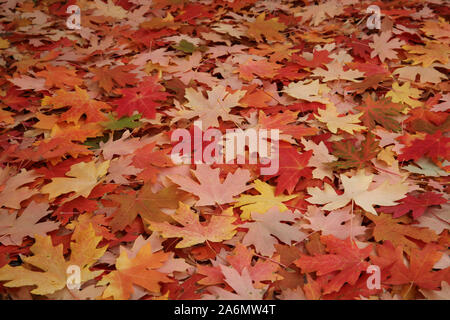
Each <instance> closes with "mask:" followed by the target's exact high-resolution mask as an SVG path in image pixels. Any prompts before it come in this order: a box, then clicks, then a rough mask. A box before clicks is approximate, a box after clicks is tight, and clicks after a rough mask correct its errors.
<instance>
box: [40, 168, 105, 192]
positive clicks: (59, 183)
mask: <svg viewBox="0 0 450 320" xmlns="http://www.w3.org/2000/svg"><path fill="white" fill-rule="evenodd" d="M109 163H110V161H109V160H107V161H105V162H102V163H99V164H96V163H95V161H91V162H79V163H76V164H74V165H72V166H71V167H70V170H69V171H68V172H67V173H66V175H67V176H69V177H71V178H60V177H57V178H52V182H50V183H49V184H47V185H45V186H44V187H42V189H41V193H48V194H49V198H50V199H54V198H56V197H58V196H59V195H61V194H65V193H69V192H75V195H74V196H73V198H76V197H78V196H83V197H85V198H87V196H89V194H90V193H91V191H92V189H94V187H95V186H96V185H97V184H99V183H100V182H101V180H100V181H99V179H100V178H102V177H103V176H104V175H106V172H107V170H108V167H109Z"/></svg>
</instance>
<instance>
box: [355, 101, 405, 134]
mask: <svg viewBox="0 0 450 320" xmlns="http://www.w3.org/2000/svg"><path fill="white" fill-rule="evenodd" d="M364 103H365V104H364V105H361V106H358V107H356V108H355V109H356V110H359V111H361V112H363V115H362V116H361V118H360V119H361V121H362V123H363V124H364V125H365V126H366V127H367V128H368V129H370V130H372V129H375V127H376V124H379V125H381V126H382V127H384V128H385V129H387V130H391V131H394V132H398V131H400V130H401V126H400V123H399V122H398V121H397V120H395V117H397V116H399V115H400V112H401V111H402V109H403V107H402V106H401V105H398V104H396V103H390V102H389V101H387V100H384V99H381V100H378V101H374V100H372V97H371V96H370V95H368V96H367V97H366V99H365V100H364Z"/></svg>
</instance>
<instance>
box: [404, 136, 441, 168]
mask: <svg viewBox="0 0 450 320" xmlns="http://www.w3.org/2000/svg"><path fill="white" fill-rule="evenodd" d="M449 145H450V138H447V137H443V136H442V132H440V131H439V132H436V133H435V134H433V135H431V134H428V135H426V136H425V139H414V140H413V141H412V143H411V145H410V146H406V147H404V148H403V149H402V150H401V153H400V154H399V155H398V160H399V161H408V160H414V161H417V160H419V159H420V158H421V157H423V156H427V157H429V158H430V159H432V160H433V161H439V159H440V158H442V159H449V158H450V148H449Z"/></svg>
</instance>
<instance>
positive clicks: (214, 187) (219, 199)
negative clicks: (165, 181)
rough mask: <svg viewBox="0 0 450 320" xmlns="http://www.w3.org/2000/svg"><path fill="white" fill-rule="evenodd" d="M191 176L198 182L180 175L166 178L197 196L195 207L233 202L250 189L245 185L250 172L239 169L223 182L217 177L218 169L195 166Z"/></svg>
mask: <svg viewBox="0 0 450 320" xmlns="http://www.w3.org/2000/svg"><path fill="white" fill-rule="evenodd" d="M192 174H193V175H194V176H195V177H196V178H197V180H198V182H195V181H194V180H193V179H191V178H188V177H184V176H181V175H170V176H168V178H169V179H170V180H172V181H173V182H175V183H176V184H178V185H179V186H180V189H181V190H184V191H187V192H190V193H193V194H195V195H196V196H198V197H199V198H200V199H199V200H198V201H197V202H196V205H197V206H209V205H214V204H218V205H221V204H226V203H230V202H235V201H236V200H235V199H233V197H234V196H237V195H238V194H240V193H242V192H244V191H246V190H248V189H251V188H252V186H248V185H247V182H248V181H249V180H250V172H249V171H248V170H245V169H241V168H239V169H237V170H236V172H235V173H229V174H228V175H227V177H226V178H225V180H224V181H223V182H221V180H220V177H219V174H220V169H219V168H216V169H211V167H210V166H208V165H197V170H194V171H192Z"/></svg>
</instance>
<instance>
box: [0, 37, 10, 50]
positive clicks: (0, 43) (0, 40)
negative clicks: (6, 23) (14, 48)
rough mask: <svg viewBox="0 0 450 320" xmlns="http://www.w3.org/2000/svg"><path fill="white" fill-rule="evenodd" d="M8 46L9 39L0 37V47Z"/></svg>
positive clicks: (5, 47)
mask: <svg viewBox="0 0 450 320" xmlns="http://www.w3.org/2000/svg"><path fill="white" fill-rule="evenodd" d="M7 48H9V41H8V40H7V39H3V38H0V49H7Z"/></svg>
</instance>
